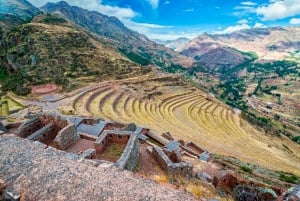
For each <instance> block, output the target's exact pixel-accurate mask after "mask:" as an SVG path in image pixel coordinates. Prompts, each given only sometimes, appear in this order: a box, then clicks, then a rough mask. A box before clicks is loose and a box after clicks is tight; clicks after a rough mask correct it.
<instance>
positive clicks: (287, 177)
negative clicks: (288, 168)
mask: <svg viewBox="0 0 300 201" xmlns="http://www.w3.org/2000/svg"><path fill="white" fill-rule="evenodd" d="M279 177H280V180H282V181H285V182H288V183H292V184H297V183H298V182H299V178H298V177H297V176H295V175H286V174H284V173H280V176H279Z"/></svg>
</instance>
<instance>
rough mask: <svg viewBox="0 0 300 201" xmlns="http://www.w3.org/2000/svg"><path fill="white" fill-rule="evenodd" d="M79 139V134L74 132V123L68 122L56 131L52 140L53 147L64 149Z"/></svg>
mask: <svg viewBox="0 0 300 201" xmlns="http://www.w3.org/2000/svg"><path fill="white" fill-rule="evenodd" d="M78 140H79V135H78V134H77V132H76V128H75V125H74V124H69V125H68V126H66V127H64V128H63V129H62V130H60V131H59V132H58V134H57V135H56V137H55V139H54V140H53V142H54V147H56V148H57V149H61V150H65V149H67V148H68V147H69V146H71V145H73V144H74V143H76V142H77V141H78Z"/></svg>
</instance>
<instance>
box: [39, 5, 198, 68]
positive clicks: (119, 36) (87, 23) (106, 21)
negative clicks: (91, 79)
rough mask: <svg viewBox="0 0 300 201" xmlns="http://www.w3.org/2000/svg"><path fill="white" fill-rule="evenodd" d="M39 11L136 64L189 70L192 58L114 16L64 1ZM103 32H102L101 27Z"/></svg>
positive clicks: (45, 6) (46, 6)
mask: <svg viewBox="0 0 300 201" xmlns="http://www.w3.org/2000/svg"><path fill="white" fill-rule="evenodd" d="M41 9H42V10H43V11H45V12H47V13H60V14H61V15H62V16H63V17H65V18H66V19H68V20H70V21H72V22H73V23H74V24H76V25H78V26H81V27H83V28H85V29H86V30H88V31H90V32H92V33H94V34H96V35H98V36H99V37H100V39H101V38H106V39H109V40H108V43H110V44H111V45H112V46H113V47H115V48H117V49H119V51H120V52H122V53H123V54H124V55H126V56H127V57H129V58H130V59H131V60H133V61H135V62H139V61H142V62H141V63H142V64H143V65H148V64H150V63H154V64H156V65H158V66H161V67H169V66H171V65H181V66H184V67H190V66H192V64H193V62H194V61H193V59H191V58H188V57H185V56H183V55H180V54H179V53H177V52H174V51H172V50H171V49H169V48H166V47H165V46H163V45H160V44H156V43H154V42H153V41H151V40H149V39H148V38H147V37H146V36H144V35H142V34H139V33H137V32H135V31H132V30H130V29H128V28H127V27H126V26H125V25H124V24H123V23H122V22H121V21H120V20H118V19H117V18H116V17H109V16H106V15H103V14H101V13H98V12H96V11H89V10H86V9H82V8H80V7H77V6H70V5H69V4H68V3H67V2H64V1H61V2H58V3H47V4H46V5H44V6H43V7H41ZM104 25H106V26H105V29H103V26H104Z"/></svg>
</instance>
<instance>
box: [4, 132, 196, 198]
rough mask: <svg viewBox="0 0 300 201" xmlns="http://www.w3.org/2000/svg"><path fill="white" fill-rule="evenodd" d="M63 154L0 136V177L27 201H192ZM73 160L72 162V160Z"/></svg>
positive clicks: (187, 195)
mask: <svg viewBox="0 0 300 201" xmlns="http://www.w3.org/2000/svg"><path fill="white" fill-rule="evenodd" d="M70 156H71V155H70V154H67V153H65V152H63V151H59V150H56V149H53V148H46V149H45V147H44V146H42V145H40V144H38V143H33V142H31V141H29V140H26V139H21V138H15V137H13V136H1V137H0V178H2V179H3V180H4V181H5V182H6V183H7V184H9V186H8V188H10V189H13V191H14V192H16V193H19V194H21V195H22V196H26V198H27V199H28V200H174V201H176V200H196V199H195V198H194V197H192V196H191V195H189V194H187V193H184V192H182V191H179V190H175V189H172V188H169V187H166V186H163V185H159V184H157V183H155V182H154V181H148V180H147V181H146V180H142V179H139V178H135V177H134V176H133V174H132V173H131V172H129V171H120V170H119V169H118V168H114V167H111V166H110V167H105V166H101V165H100V166H98V167H94V166H92V165H89V163H85V161H86V160H82V159H80V160H78V159H76V158H74V157H70ZM72 158H73V159H72Z"/></svg>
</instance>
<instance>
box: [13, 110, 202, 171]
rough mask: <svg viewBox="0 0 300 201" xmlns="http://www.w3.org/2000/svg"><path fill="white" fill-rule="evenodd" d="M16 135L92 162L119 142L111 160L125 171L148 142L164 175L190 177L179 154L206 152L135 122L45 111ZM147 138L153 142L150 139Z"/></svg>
mask: <svg viewBox="0 0 300 201" xmlns="http://www.w3.org/2000/svg"><path fill="white" fill-rule="evenodd" d="M17 134H18V135H19V136H20V137H22V138H27V139H29V140H32V141H40V142H42V143H44V144H46V145H47V146H51V147H54V148H57V149H59V150H64V151H66V152H71V153H76V154H77V157H79V158H84V159H90V160H93V161H94V162H101V161H103V160H110V159H107V158H105V156H104V157H103V156H102V154H103V153H104V152H105V150H106V149H107V147H109V146H111V145H112V144H119V145H120V146H122V147H125V148H124V150H122V154H121V156H118V159H116V160H115V159H114V160H113V161H111V162H113V165H114V166H116V167H120V168H121V169H127V170H133V169H134V168H135V167H136V165H137V163H138V160H139V151H140V150H139V148H140V147H139V146H140V143H147V144H149V147H148V148H149V149H148V153H149V154H150V155H151V156H152V157H153V158H154V159H155V160H156V161H157V163H158V165H159V166H160V167H161V168H162V169H163V170H164V171H165V172H166V173H167V174H169V175H182V176H187V177H190V176H192V169H193V166H192V165H191V164H189V163H187V162H185V161H183V160H182V154H187V155H189V156H194V157H196V156H197V157H199V158H200V154H202V153H204V152H205V151H204V150H203V149H201V148H200V147H199V146H197V145H196V144H193V143H184V142H183V141H175V140H174V138H173V137H172V136H171V134H170V133H165V135H164V136H163V137H161V136H159V135H156V134H155V133H153V132H151V131H150V130H149V129H146V128H141V127H136V126H135V125H134V124H129V125H124V124H121V123H117V122H107V121H103V120H98V119H94V118H82V117H77V116H71V117H70V116H68V117H64V116H60V115H56V114H46V113H41V114H39V115H37V116H36V117H34V118H32V119H30V120H28V121H26V122H25V123H23V124H21V126H20V127H19V128H18V131H17ZM149 138H150V139H152V140H153V141H155V143H156V144H153V143H151V142H149V140H148V139H149ZM166 138H167V139H166ZM197 148H198V149H197Z"/></svg>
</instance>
